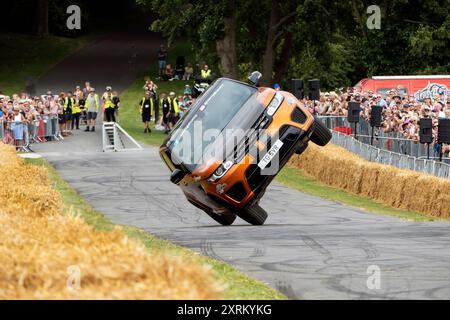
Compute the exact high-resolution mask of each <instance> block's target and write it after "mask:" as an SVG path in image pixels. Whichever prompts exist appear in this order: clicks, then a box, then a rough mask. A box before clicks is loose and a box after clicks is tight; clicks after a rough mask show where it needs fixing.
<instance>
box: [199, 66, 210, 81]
mask: <svg viewBox="0 0 450 320" xmlns="http://www.w3.org/2000/svg"><path fill="white" fill-rule="evenodd" d="M200 77H201V78H202V80H208V81H211V69H209V67H208V65H207V64H205V65H204V66H203V69H202V70H201V71H200Z"/></svg>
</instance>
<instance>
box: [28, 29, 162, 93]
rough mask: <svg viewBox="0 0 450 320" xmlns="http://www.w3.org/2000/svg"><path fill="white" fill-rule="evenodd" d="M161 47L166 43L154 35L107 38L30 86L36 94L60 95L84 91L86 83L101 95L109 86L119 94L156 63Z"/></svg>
mask: <svg viewBox="0 0 450 320" xmlns="http://www.w3.org/2000/svg"><path fill="white" fill-rule="evenodd" d="M160 43H163V40H162V39H161V38H160V37H159V36H158V35H157V34H155V33H151V32H119V33H113V34H110V35H107V36H104V37H102V38H101V39H98V40H97V41H95V42H94V43H92V44H90V45H88V46H87V47H85V48H83V49H81V50H79V51H77V52H75V53H73V54H72V55H70V56H68V57H67V58H66V59H64V60H63V61H61V62H60V63H58V64H56V65H55V66H54V67H53V68H51V69H50V70H49V71H48V72H47V73H46V74H44V75H43V76H42V77H41V78H40V79H39V80H37V82H36V83H34V84H32V85H31V86H32V88H33V89H34V91H35V92H33V94H34V93H36V94H45V93H46V92H47V90H49V89H51V90H52V92H53V93H56V94H57V93H59V92H61V91H68V90H74V89H75V86H76V85H80V86H81V87H82V88H83V87H84V82H85V81H90V82H91V85H92V86H93V87H94V88H95V89H96V90H97V92H98V93H100V94H101V93H103V92H104V91H105V88H106V86H108V85H110V86H112V88H113V90H117V91H118V92H120V91H122V90H123V89H125V88H126V87H128V86H129V85H130V84H131V83H132V82H133V81H134V80H135V79H136V76H137V75H138V74H139V72H141V71H142V70H146V69H147V68H148V67H149V65H150V63H151V62H152V61H154V60H155V59H156V55H157V50H158V47H159V44H160ZM155 63H156V62H155Z"/></svg>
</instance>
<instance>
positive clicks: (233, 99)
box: [167, 79, 262, 170]
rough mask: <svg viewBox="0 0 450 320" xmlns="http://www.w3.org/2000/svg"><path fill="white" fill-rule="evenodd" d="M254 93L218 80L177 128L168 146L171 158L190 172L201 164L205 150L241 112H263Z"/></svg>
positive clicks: (251, 88) (234, 82) (243, 85)
mask: <svg viewBox="0 0 450 320" xmlns="http://www.w3.org/2000/svg"><path fill="white" fill-rule="evenodd" d="M256 93H257V89H256V88H255V87H251V86H248V85H245V84H242V83H239V82H236V81H232V80H228V79H220V80H218V81H217V82H215V83H214V84H213V85H212V86H211V87H210V88H209V89H208V90H207V91H206V92H205V94H204V95H203V96H201V97H200V98H199V99H198V100H197V101H196V102H195V104H194V105H193V106H192V109H191V110H190V112H189V114H188V115H187V116H186V117H184V119H182V121H180V122H181V123H179V124H178V126H177V128H176V130H175V131H174V133H173V135H172V136H171V138H170V140H169V142H168V144H167V145H168V147H169V148H170V149H171V152H172V155H175V157H176V158H178V159H179V160H180V161H181V162H183V164H184V165H185V166H186V167H187V168H188V169H189V170H193V168H195V167H196V165H198V164H200V163H201V162H204V161H205V160H206V159H205V158H204V155H203V153H204V151H205V149H206V147H207V146H208V145H209V144H211V143H212V142H214V140H215V138H217V136H218V135H219V134H220V133H221V132H222V131H223V129H225V128H226V127H227V125H228V124H229V123H230V121H231V120H232V119H233V118H234V117H235V116H236V115H237V114H238V113H239V112H240V111H241V112H244V111H245V113H248V111H250V110H251V109H254V108H257V109H262V106H261V104H260V103H259V102H258V101H257V99H256Z"/></svg>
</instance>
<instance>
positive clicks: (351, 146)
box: [332, 131, 450, 179]
mask: <svg viewBox="0 0 450 320" xmlns="http://www.w3.org/2000/svg"><path fill="white" fill-rule="evenodd" d="M332 143H334V144H336V145H338V146H341V147H343V148H345V149H347V150H349V151H351V152H353V153H355V154H357V155H359V156H360V157H362V158H364V159H366V160H368V161H372V162H377V163H381V164H387V165H391V166H395V167H397V168H400V169H409V170H414V171H419V172H424V173H429V174H432V175H435V176H437V177H441V178H449V179H450V164H448V163H444V162H439V161H434V160H427V159H421V158H417V157H412V156H409V155H405V154H400V153H396V152H392V151H388V150H383V149H380V148H377V147H375V146H371V145H370V144H367V143H364V142H362V141H359V140H356V139H355V138H354V137H353V136H350V135H347V134H344V133H341V132H337V131H333V138H332Z"/></svg>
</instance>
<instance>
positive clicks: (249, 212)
mask: <svg viewBox="0 0 450 320" xmlns="http://www.w3.org/2000/svg"><path fill="white" fill-rule="evenodd" d="M237 215H238V216H239V218H241V219H242V220H245V221H246V222H248V223H250V224H252V225H255V226H261V225H263V224H264V222H265V221H266V219H267V212H266V210H264V209H263V208H261V207H260V206H259V204H255V205H252V206H250V207H247V208H245V209H244V210H242V211H240V212H238V213H237Z"/></svg>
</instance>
